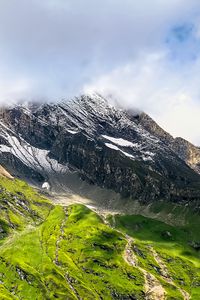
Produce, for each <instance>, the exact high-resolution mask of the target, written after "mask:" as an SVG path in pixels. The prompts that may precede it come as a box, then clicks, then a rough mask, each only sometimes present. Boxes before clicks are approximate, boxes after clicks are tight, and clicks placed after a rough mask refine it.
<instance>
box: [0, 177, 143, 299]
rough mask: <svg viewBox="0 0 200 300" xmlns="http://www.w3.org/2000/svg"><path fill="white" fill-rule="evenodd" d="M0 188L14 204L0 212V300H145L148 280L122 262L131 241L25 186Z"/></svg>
mask: <svg viewBox="0 0 200 300" xmlns="http://www.w3.org/2000/svg"><path fill="white" fill-rule="evenodd" d="M0 185H1V186H3V187H4V192H3V193H4V196H2V197H4V199H7V203H9V204H7V206H6V202H5V208H4V210H3V211H2V210H1V212H0V217H1V219H2V224H4V227H5V229H6V230H5V233H4V235H3V236H2V239H1V247H0V260H1V263H0V299H26V300H28V299H31V300H33V299H80V298H81V299H101V297H103V299H112V298H113V297H119V298H121V299H123V297H125V296H127V295H129V296H130V297H132V299H134V297H137V299H143V296H144V293H143V286H144V279H143V276H142V274H141V272H138V269H136V268H132V267H130V266H129V265H127V264H126V263H125V261H124V260H123V257H122V252H123V251H124V248H125V244H126V240H125V239H124V238H123V236H122V235H121V234H120V233H118V232H117V231H115V230H113V229H111V228H109V227H108V226H106V225H105V224H104V223H103V222H102V220H101V219H100V218H99V216H97V215H96V214H95V213H93V212H92V211H90V210H89V209H87V208H86V207H84V206H81V205H73V206H71V207H68V208H63V207H59V206H56V207H53V206H52V205H51V204H49V203H48V201H46V200H45V199H43V198H41V197H40V196H39V195H37V194H35V192H34V191H33V190H32V189H31V188H29V187H28V185H26V184H24V183H23V182H21V181H8V180H6V179H0ZM15 195H19V196H20V197H21V198H22V199H23V201H22V202H23V205H21V206H20V205H19V207H18V205H16V202H20V200H19V199H18V198H17V199H15V197H16V196H15ZM17 197H18V196H17ZM0 202H1V201H0ZM24 203H26V206H25V204H24ZM10 211H12V215H13V217H12V222H11V219H10V217H8V215H9V214H10ZM32 216H33V217H32ZM130 299H131V298H130Z"/></svg>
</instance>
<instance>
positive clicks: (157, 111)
mask: <svg viewBox="0 0 200 300" xmlns="http://www.w3.org/2000/svg"><path fill="white" fill-rule="evenodd" d="M177 66H178V67H177ZM199 78H200V58H199V59H197V60H195V62H193V63H186V64H185V65H182V66H180V65H179V64H178V63H175V62H174V61H171V60H170V52H169V49H163V51H160V52H157V53H156V52H152V53H142V54H140V56H138V58H137V60H136V61H134V62H132V63H130V64H127V65H125V66H123V67H119V68H116V69H115V70H113V71H112V72H110V73H109V74H106V75H103V76H101V77H98V78H94V79H93V81H92V82H91V83H90V84H89V85H85V89H84V91H85V92H95V91H98V92H99V93H101V94H102V95H104V96H105V97H106V98H108V99H110V102H112V103H116V104H118V105H119V106H123V107H125V108H136V109H137V108H139V109H141V110H142V111H145V112H147V113H148V114H150V115H151V116H152V117H153V118H154V119H155V120H156V121H157V122H158V123H159V124H160V125H161V126H162V127H163V128H165V129H166V130H167V131H169V132H170V133H171V134H173V135H174V136H181V137H184V138H186V139H188V140H190V141H192V142H194V143H196V144H200V133H199V128H200V118H199V115H200V85H199Z"/></svg>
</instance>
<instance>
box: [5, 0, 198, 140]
mask: <svg viewBox="0 0 200 300" xmlns="http://www.w3.org/2000/svg"><path fill="white" fill-rule="evenodd" d="M199 15H200V5H199V0H191V1H185V0H142V1H132V0H123V1H122V0H101V1H100V0H96V1H92V0H85V1H82V0H68V1H65V0H43V1H40V0H29V1H27V0H20V1H19V0H10V1H6V0H0V20H1V26H0V71H1V72H0V102H5V101H6V102H7V103H8V102H12V101H15V100H18V99H26V100H27V99H28V100H30V99H38V98H42V99H50V100H52V99H59V98H61V97H66V98H68V97H71V96H73V95H76V94H79V93H81V92H83V91H85V90H91V89H98V90H99V92H103V93H105V94H112V96H113V98H115V99H117V101H118V102H120V103H125V104H126V105H133V106H134V107H138V108H140V109H143V110H145V111H146V112H147V113H150V114H152V115H153V116H154V117H155V118H156V119H157V120H159V121H160V122H161V124H162V125H163V124H164V126H165V127H166V128H167V129H168V130H170V131H171V132H172V133H174V134H175V135H180V134H181V135H183V134H182V131H181V130H180V128H179V127H181V126H178V125H177V124H175V122H173V120H172V119H173V118H172V116H173V114H174V113H173V114H172V111H174V110H175V107H177V105H178V104H177V103H181V101H182V102H183V100H181V99H186V98H187V99H188V100H187V101H186V100H184V101H185V102H187V103H186V104H184V105H182V108H183V107H185V110H184V112H183V111H182V114H181V115H179V116H180V118H179V120H180V121H179V122H180V124H181V123H182V121H181V116H184V115H185V111H186V108H187V107H190V109H191V107H194V109H195V111H198V107H199V105H198V101H199V100H198V99H199V98H198V96H199V95H198V86H199V82H198V78H200V77H199V71H198V67H199V37H200V34H199V32H200V29H199V28H200V26H199V20H200V19H199ZM192 78H193V80H192ZM185 102H184V103H185ZM188 103H189V104H188ZM191 103H192V105H191ZM179 107H180V106H179ZM170 111H171V113H170ZM167 112H168V113H167ZM190 113H191V114H192V112H191V110H190ZM177 114H178V112H177V113H176V114H175V115H176V116H177ZM175 115H174V118H175ZM189 118H192V115H191V116H190V117H189ZM169 122H172V124H173V126H174V127H173V128H172V126H171V125H170V124H169ZM184 124H185V122H184ZM184 124H183V125H182V126H183V128H184ZM186 132H187V130H186V131H185V135H183V136H185V137H189V139H190V140H192V141H195V142H198V141H199V137H198V134H197V129H195V128H194V127H193V132H196V133H195V134H189V133H186Z"/></svg>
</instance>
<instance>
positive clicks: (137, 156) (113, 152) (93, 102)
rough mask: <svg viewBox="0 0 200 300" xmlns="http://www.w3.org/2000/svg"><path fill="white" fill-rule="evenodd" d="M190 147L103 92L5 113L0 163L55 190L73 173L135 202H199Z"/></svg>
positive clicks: (197, 155)
mask: <svg viewBox="0 0 200 300" xmlns="http://www.w3.org/2000/svg"><path fill="white" fill-rule="evenodd" d="M183 144H184V145H185V146H184V145H183ZM181 145H182V146H181ZM187 145H188V144H187V142H186V141H184V140H181V141H180V140H178V139H173V137H172V136H170V135H169V134H168V133H166V132H165V131H164V130H163V129H162V128H160V127H159V126H158V125H157V124H156V123H155V122H154V121H153V120H152V119H151V118H150V117H149V116H147V115H145V114H144V113H138V114H137V113H131V112H128V111H125V110H122V109H119V108H116V107H114V106H112V105H110V104H109V103H108V102H107V101H106V99H104V98H103V97H101V96H100V95H98V94H95V95H83V96H80V97H76V98H74V99H72V100H69V101H67V100H62V101H60V102H58V103H52V104H45V103H43V104H42V105H36V106H34V109H31V107H30V106H27V105H26V106H22V105H20V106H15V107H12V108H7V109H4V110H3V111H1V123H0V158H1V162H2V164H3V165H5V166H6V167H7V169H8V171H14V170H18V174H17V175H18V176H21V177H26V178H27V177H28V178H29V180H30V178H32V180H33V181H34V182H36V181H40V182H44V180H46V181H47V182H48V183H49V184H50V186H51V188H52V189H54V187H55V185H56V184H58V183H61V182H62V183H63V182H64V183H63V184H62V189H68V188H69V185H70V184H71V182H72V181H74V180H75V179H74V178H75V176H76V178H77V177H78V178H79V180H80V178H81V180H86V182H88V183H90V184H95V185H98V186H100V187H104V188H107V189H111V190H114V191H115V192H117V193H120V194H121V195H123V196H124V197H129V198H132V199H138V200H142V201H150V200H155V199H167V200H171V201H190V200H193V201H195V200H197V199H200V176H199V175H198V174H197V172H198V171H199V168H198V163H199V161H200V153H199V152H198V151H199V150H198V149H197V148H195V147H194V146H193V148H192V146H190V151H189V150H188V152H187V149H188V148H187ZM191 151H193V153H195V154H194V155H195V158H194V157H193V156H192V153H191ZM189 155H190V157H189ZM192 158H193V159H192ZM16 166H17V168H16ZM192 168H193V169H195V171H197V172H194V171H193V169H192ZM15 172H16V171H15ZM79 186H81V183H80V184H79Z"/></svg>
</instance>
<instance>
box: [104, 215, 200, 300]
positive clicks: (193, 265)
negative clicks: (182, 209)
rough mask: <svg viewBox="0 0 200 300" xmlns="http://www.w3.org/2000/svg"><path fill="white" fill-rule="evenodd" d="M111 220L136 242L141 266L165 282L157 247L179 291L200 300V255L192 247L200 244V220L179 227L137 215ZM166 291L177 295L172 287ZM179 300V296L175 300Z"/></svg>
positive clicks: (136, 251) (168, 287) (135, 247)
mask: <svg viewBox="0 0 200 300" xmlns="http://www.w3.org/2000/svg"><path fill="white" fill-rule="evenodd" d="M109 219H110V222H111V223H112V225H114V227H116V228H117V229H119V230H121V231H122V232H125V233H126V234H128V235H130V236H132V237H133V238H134V245H133V251H134V252H135V254H136V256H137V257H138V261H139V265H140V266H142V267H143V268H145V269H146V270H149V271H150V272H151V273H152V274H154V275H155V276H156V277H157V278H158V279H159V280H160V281H161V282H162V277H161V276H160V266H159V264H158V263H157V262H156V261H155V258H154V255H153V254H152V252H151V251H150V249H151V247H153V248H154V249H155V250H156V252H157V253H158V255H159V257H160V258H161V259H162V261H163V263H164V264H165V266H166V267H167V269H168V272H169V275H170V277H171V278H172V279H173V281H174V283H175V284H176V285H177V287H180V288H183V289H184V290H185V291H187V292H188V293H189V294H190V295H191V296H192V297H191V299H193V300H198V299H200V252H199V251H197V250H195V249H193V248H192V247H191V246H190V243H191V241H193V242H194V241H195V242H199V241H200V233H199V228H200V227H199V225H200V220H199V219H196V220H195V222H194V220H190V222H189V223H188V224H187V225H186V226H179V227H177V226H176V227H174V226H170V225H167V224H165V223H163V222H160V221H157V220H153V219H149V218H146V217H143V216H135V215H134V216H133V215H132V216H131V215H130V216H115V217H114V218H113V217H110V218H109ZM162 284H163V283H162ZM165 288H167V289H168V292H169V294H171V295H173V294H174V292H175V291H173V289H172V287H170V285H168V286H166V287H165ZM169 289H170V290H169ZM176 293H177V291H176ZM178 297H179V296H178V294H177V297H176V298H175V299H178Z"/></svg>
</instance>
